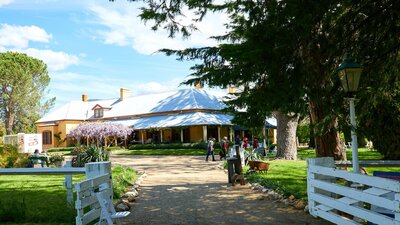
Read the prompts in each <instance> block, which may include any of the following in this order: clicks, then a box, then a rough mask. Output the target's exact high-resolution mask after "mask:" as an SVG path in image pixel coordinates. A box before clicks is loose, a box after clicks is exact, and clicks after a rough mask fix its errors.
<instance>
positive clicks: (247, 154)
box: [244, 150, 263, 162]
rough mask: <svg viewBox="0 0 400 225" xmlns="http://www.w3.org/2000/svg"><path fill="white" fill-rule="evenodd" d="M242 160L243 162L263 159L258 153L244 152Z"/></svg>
mask: <svg viewBox="0 0 400 225" xmlns="http://www.w3.org/2000/svg"><path fill="white" fill-rule="evenodd" d="M244 158H245V161H246V162H248V161H262V160H263V157H262V156H261V155H260V154H259V153H258V152H253V150H250V151H248V150H246V151H244Z"/></svg>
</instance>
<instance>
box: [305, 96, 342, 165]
mask: <svg viewBox="0 0 400 225" xmlns="http://www.w3.org/2000/svg"><path fill="white" fill-rule="evenodd" d="M310 116H311V118H310V119H311V123H312V124H313V125H314V135H315V136H314V138H315V145H316V146H315V147H316V155H317V157H333V158H334V159H335V160H346V159H347V157H346V151H345V149H344V147H343V145H342V143H341V140H340V135H339V132H338V119H337V117H335V116H333V117H332V118H330V121H329V124H327V125H324V126H318V124H319V123H322V122H323V120H324V119H325V117H326V115H325V113H324V110H323V107H322V103H320V102H317V101H310ZM319 127H323V128H324V129H323V130H318V128H319Z"/></svg>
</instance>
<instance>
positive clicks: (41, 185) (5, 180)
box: [0, 166, 136, 225]
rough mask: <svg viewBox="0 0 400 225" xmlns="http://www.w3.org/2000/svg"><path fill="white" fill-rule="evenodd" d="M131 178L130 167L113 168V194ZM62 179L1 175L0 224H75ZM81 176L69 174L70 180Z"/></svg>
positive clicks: (46, 176) (74, 180)
mask: <svg viewBox="0 0 400 225" xmlns="http://www.w3.org/2000/svg"><path fill="white" fill-rule="evenodd" d="M135 177H136V173H135V172H134V171H133V170H132V169H123V168H122V167H121V166H117V167H113V186H114V196H120V195H121V193H122V192H123V191H124V190H125V188H126V186H127V185H128V184H129V183H132V181H133V180H134V179H135ZM64 178H65V176H64V175H35V176H32V175H30V176H25V175H15V176H11V175H10V176H9V175H7V176H1V180H0V224H8V225H11V224H18V225H28V224H36V225H37V224H46V225H51V224H75V217H76V211H75V209H74V208H73V207H69V206H68V205H67V201H66V199H67V197H66V189H65V187H64V186H62V183H63V181H64ZM84 178H85V177H84V175H73V182H74V183H75V182H78V181H80V180H83V179H84ZM127 179H129V180H127Z"/></svg>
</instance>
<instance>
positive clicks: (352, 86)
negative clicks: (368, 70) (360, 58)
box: [339, 68, 362, 92]
mask: <svg viewBox="0 0 400 225" xmlns="http://www.w3.org/2000/svg"><path fill="white" fill-rule="evenodd" d="M361 72H362V69H361V68H345V69H343V70H341V71H339V78H340V81H341V82H342V86H343V89H344V91H345V92H356V91H357V88H358V83H359V82H360V77H361Z"/></svg>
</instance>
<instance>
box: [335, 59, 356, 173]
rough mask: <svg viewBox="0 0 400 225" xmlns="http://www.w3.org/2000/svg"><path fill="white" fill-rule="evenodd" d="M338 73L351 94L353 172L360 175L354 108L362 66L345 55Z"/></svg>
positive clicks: (345, 88)
mask: <svg viewBox="0 0 400 225" xmlns="http://www.w3.org/2000/svg"><path fill="white" fill-rule="evenodd" d="M337 72H338V73H339V78H340V81H341V83H342V86H343V89H344V91H345V92H347V93H349V94H350V96H349V98H348V99H349V102H350V124H351V149H352V157H353V160H352V161H353V172H355V173H359V172H360V166H359V163H358V144H357V134H356V115H355V107H354V93H355V92H356V91H357V88H358V83H359V81H360V76H361V72H362V69H361V66H360V64H358V63H356V62H354V60H353V59H352V58H350V57H347V55H345V58H344V60H343V62H342V63H341V64H340V65H339V67H338V69H337Z"/></svg>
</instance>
